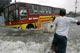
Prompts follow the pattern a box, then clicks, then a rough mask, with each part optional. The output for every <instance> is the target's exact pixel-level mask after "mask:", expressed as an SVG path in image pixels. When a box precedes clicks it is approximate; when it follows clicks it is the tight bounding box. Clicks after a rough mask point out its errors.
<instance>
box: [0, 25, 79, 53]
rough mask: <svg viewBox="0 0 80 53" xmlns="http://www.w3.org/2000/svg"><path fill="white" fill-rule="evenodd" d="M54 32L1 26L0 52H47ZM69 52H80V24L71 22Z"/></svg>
mask: <svg viewBox="0 0 80 53" xmlns="http://www.w3.org/2000/svg"><path fill="white" fill-rule="evenodd" d="M52 39H53V33H44V32H43V31H42V30H25V31H24V30H18V29H14V28H5V27H3V26H0V53H47V51H48V50H49V49H50V46H51V42H52ZM67 44H68V45H67V53H80V26H77V25H75V24H71V26H70V31H69V37H68V43H67Z"/></svg>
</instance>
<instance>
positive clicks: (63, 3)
mask: <svg viewBox="0 0 80 53" xmlns="http://www.w3.org/2000/svg"><path fill="white" fill-rule="evenodd" d="M14 1H15V0H12V2H11V3H13V2H14ZM16 1H17V2H26V3H34V4H41V5H46V6H52V7H59V8H65V9H66V11H67V13H68V12H70V11H74V12H75V2H76V0H16ZM77 1H78V3H77V9H76V11H77V12H80V5H79V4H80V0H77Z"/></svg>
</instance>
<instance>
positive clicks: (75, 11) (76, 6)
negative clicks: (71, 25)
mask: <svg viewBox="0 0 80 53" xmlns="http://www.w3.org/2000/svg"><path fill="white" fill-rule="evenodd" d="M77 3H78V1H77V0H76V2H75V13H74V18H75V17H76V10H77Z"/></svg>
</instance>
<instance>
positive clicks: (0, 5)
mask: <svg viewBox="0 0 80 53" xmlns="http://www.w3.org/2000/svg"><path fill="white" fill-rule="evenodd" d="M10 2H11V0H0V9H1V10H0V13H1V12H2V10H3V7H4V6H5V5H7V4H9V3H10Z"/></svg>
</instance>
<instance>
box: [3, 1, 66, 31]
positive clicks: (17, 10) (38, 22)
mask: <svg viewBox="0 0 80 53" xmlns="http://www.w3.org/2000/svg"><path fill="white" fill-rule="evenodd" d="M60 10H64V11H66V10H65V9H64V8H57V7H51V6H44V5H39V4H31V3H22V2H16V3H12V4H9V5H7V6H5V7H4V17H5V26H6V27H16V28H21V29H22V30H26V29H30V28H36V29H40V28H42V24H43V23H45V22H52V20H53V18H52V16H55V17H58V16H60V15H59V13H60Z"/></svg>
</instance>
